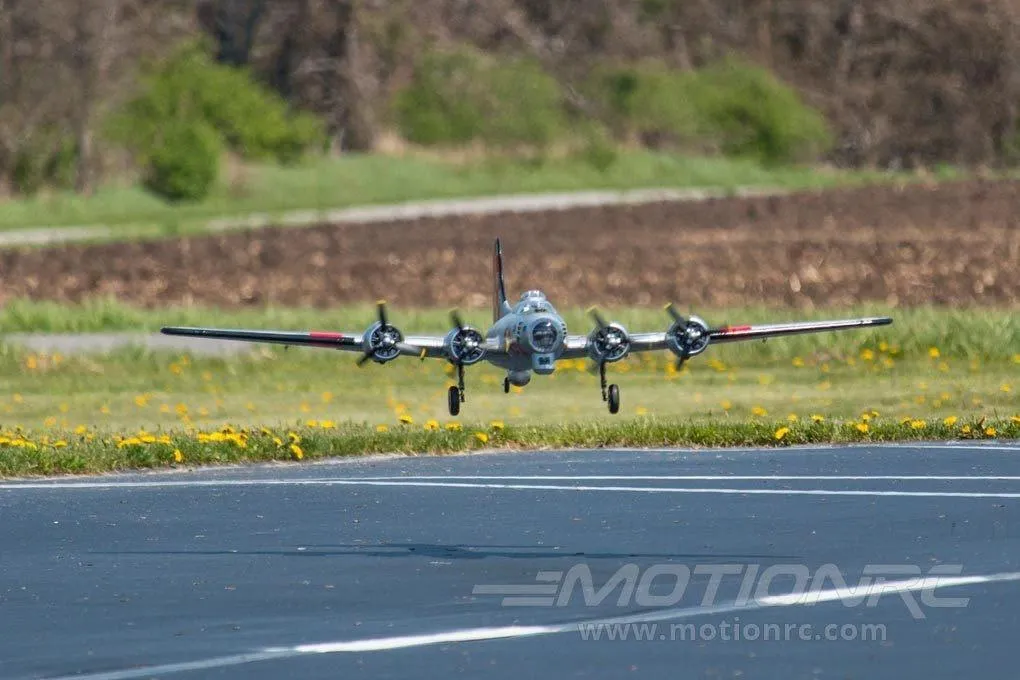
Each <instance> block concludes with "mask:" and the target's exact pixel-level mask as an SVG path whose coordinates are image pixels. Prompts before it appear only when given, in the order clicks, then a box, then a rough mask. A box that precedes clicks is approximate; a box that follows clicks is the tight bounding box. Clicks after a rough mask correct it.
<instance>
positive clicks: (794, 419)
mask: <svg viewBox="0 0 1020 680" xmlns="http://www.w3.org/2000/svg"><path fill="white" fill-rule="evenodd" d="M786 420H787V421H788V422H791V423H795V422H797V421H798V420H800V418H799V417H798V416H797V414H796V413H791V414H790V415H788V416H786Z"/></svg>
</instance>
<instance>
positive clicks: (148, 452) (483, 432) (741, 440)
mask: <svg viewBox="0 0 1020 680" xmlns="http://www.w3.org/2000/svg"><path fill="white" fill-rule="evenodd" d="M865 425H867V427H865ZM1018 437H1020V418H1016V419H1013V420H995V421H989V420H975V421H973V422H966V423H963V422H958V423H955V424H953V425H948V424H945V423H939V422H935V423H931V422H926V423H923V424H922V423H920V422H907V423H899V422H895V421H891V420H886V421H876V420H871V421H868V422H864V421H856V422H830V421H821V422H814V421H812V422H809V423H804V424H793V425H791V424H789V423H783V422H766V421H762V422H744V423H716V422H698V421H688V422H679V421H668V420H657V419H649V418H644V419H632V420H624V421H621V422H618V423H612V424H608V423H590V422H589V423H578V424H568V425H548V426H529V425H512V426H501V425H499V424H495V425H494V424H492V423H490V424H486V425H473V424H469V425H466V426H462V427H460V428H458V429H454V430H451V429H447V428H443V427H439V428H437V429H431V430H425V429H422V428H416V427H413V426H410V425H408V426H400V427H398V428H393V429H388V430H386V431H384V432H380V431H378V430H376V429H375V428H372V427H369V426H364V425H343V426H339V427H336V428H328V429H322V428H318V429H312V428H308V427H303V428H283V429H271V428H265V427H260V428H250V429H241V430H238V429H236V428H231V427H224V428H220V429H212V430H206V431H203V432H199V433H180V432H175V433H171V434H161V433H149V432H137V433H133V434H132V435H129V436H110V435H104V434H101V433H95V432H90V431H84V430H79V431H77V432H53V433H51V434H33V433H26V432H23V431H15V430H0V451H2V452H3V455H0V477H25V476H33V475H55V474H84V473H97V472H108V471H119V470H134V469H146V468H149V469H151V468H164V469H165V468H172V467H181V466H191V465H213V464H228V463H243V462H266V461H286V460H314V459H319V458H327V457H337V456H358V455H367V454H373V453H403V454H421V453H436V454H439V453H454V452H463V451H472V450H480V449H488V450H493V449H496V450H499V449H507V450H513V449H521V448H529V449H535V448H539V449H541V448H575V447H585V448H592V447H610V446H615V447H621V446H622V447H657V446H685V447H721V446H776V447H781V446H790V445H797V444H810V443H851V442H893V441H911V440H914V441H931V440H943V439H955V438H963V439H993V438H998V439H1016V438H1018Z"/></svg>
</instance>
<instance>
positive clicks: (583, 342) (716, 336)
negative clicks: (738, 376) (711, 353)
mask: <svg viewBox="0 0 1020 680" xmlns="http://www.w3.org/2000/svg"><path fill="white" fill-rule="evenodd" d="M676 318H677V319H678V321H677V323H680V322H681V321H683V320H682V319H680V318H679V317H676ZM690 321H692V322H700V320H699V319H695V318H694V317H692V318H691V320H690ZM891 323H892V319H891V318H889V317H867V318H860V319H840V320H835V321H798V322H793V323H776V324H757V325H743V326H733V325H727V326H722V327H719V328H708V327H707V326H704V327H703V328H702V330H703V336H702V337H706V338H707V339H708V342H707V343H704V347H707V346H709V345H713V344H717V343H726V342H739V341H741V340H766V339H768V338H778V337H783V336H787V335H800V334H803V333H824V332H829V331H841V330H850V329H860V328H870V327H873V326H886V325H889V324H891ZM671 331H672V329H670V331H664V332H658V333H631V334H629V335H628V338H629V340H630V352H652V351H657V350H665V349H672V347H673V343H672V342H671V339H670V333H671ZM590 341H591V340H590V336H584V335H572V336H569V337H568V338H567V342H566V350H565V351H564V353H563V355H562V357H561V358H563V359H577V358H582V357H585V356H589V343H590ZM699 353H700V352H699Z"/></svg>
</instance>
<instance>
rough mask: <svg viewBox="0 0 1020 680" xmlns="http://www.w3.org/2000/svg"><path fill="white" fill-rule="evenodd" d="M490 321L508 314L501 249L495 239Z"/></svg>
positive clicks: (508, 306)
mask: <svg viewBox="0 0 1020 680" xmlns="http://www.w3.org/2000/svg"><path fill="white" fill-rule="evenodd" d="M492 286H493V290H492V320H493V322H496V321H499V320H500V319H501V318H502V317H503V316H505V315H506V314H508V313H509V312H510V305H508V304H507V301H506V286H505V285H503V248H502V246H500V244H499V239H498V238H497V239H496V251H495V253H493V255H492Z"/></svg>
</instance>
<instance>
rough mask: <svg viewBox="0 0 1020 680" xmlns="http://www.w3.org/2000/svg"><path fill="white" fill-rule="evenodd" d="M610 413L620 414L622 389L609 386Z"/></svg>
mask: <svg viewBox="0 0 1020 680" xmlns="http://www.w3.org/2000/svg"><path fill="white" fill-rule="evenodd" d="M609 412H610V413H614V414H615V413H619V412H620V388H619V387H617V386H616V385H610V386H609Z"/></svg>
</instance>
